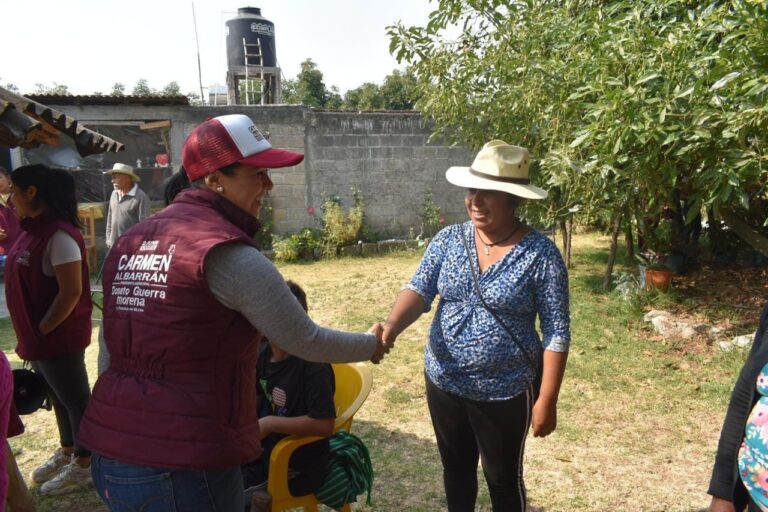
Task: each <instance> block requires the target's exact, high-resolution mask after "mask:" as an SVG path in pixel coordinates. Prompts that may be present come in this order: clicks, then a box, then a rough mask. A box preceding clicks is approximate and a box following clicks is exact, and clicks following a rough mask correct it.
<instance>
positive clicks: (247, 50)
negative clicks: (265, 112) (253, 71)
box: [243, 37, 264, 105]
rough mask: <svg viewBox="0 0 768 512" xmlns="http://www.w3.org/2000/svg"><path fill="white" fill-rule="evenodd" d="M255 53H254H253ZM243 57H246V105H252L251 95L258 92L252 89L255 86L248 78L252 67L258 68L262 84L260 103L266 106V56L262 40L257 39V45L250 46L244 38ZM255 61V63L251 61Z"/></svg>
mask: <svg viewBox="0 0 768 512" xmlns="http://www.w3.org/2000/svg"><path fill="white" fill-rule="evenodd" d="M251 51H254V53H251ZM243 55H244V56H245V104H246V105H250V104H251V103H250V95H251V93H254V92H256V91H255V90H253V89H252V88H251V86H252V85H253V84H252V83H251V79H250V78H249V77H248V68H249V67H250V66H258V67H259V71H260V75H259V78H258V80H259V83H260V84H261V90H260V91H259V100H260V103H261V104H262V105H263V104H264V55H263V54H262V53H261V39H260V38H258V37H257V38H256V43H255V44H254V43H251V44H249V43H248V42H247V41H246V40H245V38H243ZM251 59H253V61H251Z"/></svg>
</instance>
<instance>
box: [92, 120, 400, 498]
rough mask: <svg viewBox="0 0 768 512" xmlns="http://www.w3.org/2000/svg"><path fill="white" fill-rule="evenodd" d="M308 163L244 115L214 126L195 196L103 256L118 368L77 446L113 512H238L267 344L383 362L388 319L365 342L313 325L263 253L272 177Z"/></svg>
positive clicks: (97, 390) (103, 381)
mask: <svg viewBox="0 0 768 512" xmlns="http://www.w3.org/2000/svg"><path fill="white" fill-rule="evenodd" d="M303 158H304V155H303V154H301V153H296V152H293V151H287V150H282V149H277V148H273V147H272V145H271V144H270V143H269V142H268V141H267V139H266V138H265V137H264V136H263V135H262V134H261V132H260V131H259V130H258V128H256V126H254V124H253V122H252V121H251V120H250V119H249V118H248V117H247V116H244V115H238V114H235V115H226V116H220V117H216V118H212V119H209V120H207V121H205V122H204V123H202V124H200V125H199V126H197V127H196V128H195V129H194V130H193V131H192V132H191V133H190V135H189V137H188V138H187V140H186V142H185V144H184V147H183V149H182V164H183V166H184V169H185V170H186V174H187V177H188V178H189V181H190V182H191V187H190V188H188V189H186V190H183V191H181V192H179V193H178V195H176V196H175V198H174V199H173V202H172V203H171V204H170V206H168V207H166V208H165V209H163V210H162V211H161V212H159V213H157V214H155V215H153V216H151V217H150V218H148V219H147V220H145V221H143V222H141V223H139V224H137V225H136V226H134V227H132V228H131V229H129V230H128V231H127V232H126V233H124V234H123V236H121V237H120V238H119V239H118V240H117V241H116V242H115V245H114V246H112V249H111V250H110V252H109V254H108V255H107V258H106V262H105V264H104V333H105V340H106V343H107V347H108V349H109V354H110V362H109V368H108V369H107V371H106V372H104V373H103V374H102V375H101V376H99V379H98V380H97V382H96V385H95V387H94V389H93V397H92V399H91V401H90V403H89V404H88V409H87V411H86V414H85V416H84V418H83V422H82V424H81V427H80V441H81V442H82V443H83V444H84V445H85V446H88V447H89V448H90V449H91V450H92V451H93V452H94V457H93V477H94V483H95V485H96V489H97V491H98V492H99V495H100V496H101V498H102V500H103V501H104V503H106V504H107V506H108V507H109V508H110V510H113V511H118V510H120V511H122V510H127V509H129V508H130V509H131V510H142V509H147V508H148V507H149V506H150V505H149V504H151V506H152V507H158V508H160V507H163V509H164V510H169V511H171V510H178V511H188V510H194V511H196V512H209V511H240V510H242V508H243V476H242V472H241V469H240V467H241V465H242V464H245V463H246V462H249V461H252V460H254V459H256V458H258V456H259V455H260V454H261V451H262V450H261V444H260V441H259V439H260V433H259V421H258V416H257V411H256V392H255V388H256V360H257V354H258V353H257V349H258V344H259V341H260V340H261V338H262V336H263V337H267V338H268V339H269V340H270V341H271V342H273V343H275V344H276V345H277V346H279V347H281V348H282V349H283V350H285V351H288V352H289V353H291V354H294V355H296V356H298V357H302V358H304V359H307V360H310V361H316V362H351V361H364V360H372V361H374V362H378V361H380V360H381V358H383V356H384V354H385V353H387V352H388V351H389V348H390V347H389V345H388V344H386V343H384V342H383V340H382V339H381V334H382V328H381V325H380V324H374V326H373V327H372V328H371V330H370V331H369V332H367V333H350V332H342V331H336V330H332V329H326V328H323V327H320V326H318V325H317V324H315V323H314V322H313V321H312V320H311V319H310V318H309V316H307V313H306V312H305V311H304V310H303V309H302V307H301V305H299V303H298V302H297V301H296V298H295V297H294V296H293V295H292V294H291V291H290V290H289V288H288V286H286V284H285V281H284V280H283V277H282V276H281V275H280V273H279V272H278V271H277V269H276V268H275V266H274V265H273V264H272V263H271V262H270V261H269V260H268V259H267V258H266V257H265V256H264V255H263V254H261V252H259V250H258V249H257V248H256V246H255V245H256V243H255V241H254V238H253V237H254V235H255V234H256V233H257V231H258V229H259V222H258V219H257V216H258V213H259V211H260V209H261V204H262V202H263V201H264V197H265V195H266V194H267V192H269V191H270V190H271V189H272V186H273V185H272V180H271V179H270V177H269V172H270V171H269V169H275V168H282V167H291V166H294V165H297V164H299V163H300V162H301V161H302V160H303Z"/></svg>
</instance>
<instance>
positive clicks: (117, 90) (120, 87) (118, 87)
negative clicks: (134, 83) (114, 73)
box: [109, 82, 125, 96]
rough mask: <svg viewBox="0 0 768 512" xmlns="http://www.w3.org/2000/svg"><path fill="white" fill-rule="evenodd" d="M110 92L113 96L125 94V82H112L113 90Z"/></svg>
mask: <svg viewBox="0 0 768 512" xmlns="http://www.w3.org/2000/svg"><path fill="white" fill-rule="evenodd" d="M109 94H110V95H112V96H125V84H123V83H121V82H115V83H114V84H112V92H110V93H109Z"/></svg>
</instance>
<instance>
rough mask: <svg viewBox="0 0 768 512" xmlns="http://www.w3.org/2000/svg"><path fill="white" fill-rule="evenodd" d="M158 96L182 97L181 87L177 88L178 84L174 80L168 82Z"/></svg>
mask: <svg viewBox="0 0 768 512" xmlns="http://www.w3.org/2000/svg"><path fill="white" fill-rule="evenodd" d="M159 94H160V96H182V94H181V87H179V83H178V82H177V81H176V80H174V81H172V82H168V84H166V86H165V87H163V88H162V89H161V90H160V93H159Z"/></svg>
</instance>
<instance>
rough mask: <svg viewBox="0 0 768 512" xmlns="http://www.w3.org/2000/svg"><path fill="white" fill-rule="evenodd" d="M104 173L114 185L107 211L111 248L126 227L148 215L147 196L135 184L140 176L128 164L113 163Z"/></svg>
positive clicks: (109, 245) (108, 238)
mask: <svg viewBox="0 0 768 512" xmlns="http://www.w3.org/2000/svg"><path fill="white" fill-rule="evenodd" d="M104 174H109V175H111V176H112V186H113V187H115V190H114V191H112V197H110V198H109V210H108V211H107V236H106V238H107V247H108V248H112V245H114V243H115V241H116V240H117V239H118V238H120V235H122V234H123V233H125V231H126V230H128V228H130V227H131V226H133V225H134V224H136V223H138V222H141V221H142V220H144V219H146V218H147V217H149V196H147V194H145V193H144V191H143V190H141V189H140V188H139V186H138V185H137V183H138V182H139V181H141V178H139V176H138V175H137V174H136V173H135V172H134V171H133V167H131V166H130V165H125V164H115V165H113V166H112V169H110V170H109V171H105V172H104Z"/></svg>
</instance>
